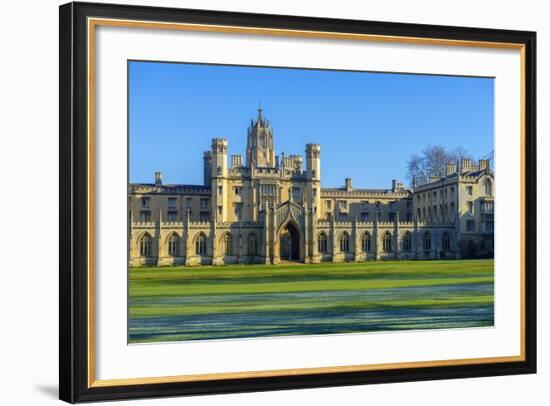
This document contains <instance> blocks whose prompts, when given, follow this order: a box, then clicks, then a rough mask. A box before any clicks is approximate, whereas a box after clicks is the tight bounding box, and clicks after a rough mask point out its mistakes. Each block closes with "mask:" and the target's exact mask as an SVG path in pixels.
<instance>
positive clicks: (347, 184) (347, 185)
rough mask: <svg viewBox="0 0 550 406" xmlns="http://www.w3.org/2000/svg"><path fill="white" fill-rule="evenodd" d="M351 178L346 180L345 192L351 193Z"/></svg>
mask: <svg viewBox="0 0 550 406" xmlns="http://www.w3.org/2000/svg"><path fill="white" fill-rule="evenodd" d="M351 189H352V186H351V178H346V192H351Z"/></svg>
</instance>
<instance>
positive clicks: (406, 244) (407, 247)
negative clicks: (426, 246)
mask: <svg viewBox="0 0 550 406" xmlns="http://www.w3.org/2000/svg"><path fill="white" fill-rule="evenodd" d="M411 248H412V237H411V233H410V232H409V231H407V232H406V233H405V235H404V236H403V251H405V252H411Z"/></svg>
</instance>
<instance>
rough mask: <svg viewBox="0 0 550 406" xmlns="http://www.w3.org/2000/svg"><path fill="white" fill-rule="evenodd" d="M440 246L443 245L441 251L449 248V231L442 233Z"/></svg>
mask: <svg viewBox="0 0 550 406" xmlns="http://www.w3.org/2000/svg"><path fill="white" fill-rule="evenodd" d="M441 246H442V247H443V251H450V250H451V238H450V237H449V233H447V232H444V233H443V236H442V237H441Z"/></svg>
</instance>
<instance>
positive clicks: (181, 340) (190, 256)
mask: <svg viewBox="0 0 550 406" xmlns="http://www.w3.org/2000/svg"><path fill="white" fill-rule="evenodd" d="M535 40H536V35H535V33H534V32H525V31H509V30H495V29H482V28H461V27H445V26H428V25H415V24H401V23H386V22H372V21H355V20H335V19H320V18H309V17H291V16H280V15H259V14H246V13H232V12H218V11H204V10H184V9H168V8H155V7H141V6H121V5H106V4H93V3H69V4H66V5H63V6H61V7H60V182H61V187H60V235H61V244H60V247H61V250H60V398H61V399H62V400H65V401H67V402H72V403H73V402H80V401H94V400H109V399H122V398H139V397H156V396H175V395H193V394H209V393H231V392H243V391H262V390H274V389H295V388H311V387H324V386H335V385H355V384H369V383H381V382H402V381H413V380H427V379H448V378H463V377H479V376H490V375H506V374H523V373H534V372H536V324H535V323H536V322H535V320H536V164H535V158H536V157H535V145H536V143H535V122H536V120H535V111H536V109H535V48H536V47H535ZM497 196H498V198H497Z"/></svg>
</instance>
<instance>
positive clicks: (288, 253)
mask: <svg viewBox="0 0 550 406" xmlns="http://www.w3.org/2000/svg"><path fill="white" fill-rule="evenodd" d="M279 250H280V252H279V256H280V258H281V259H282V260H284V261H299V260H300V234H299V233H298V229H297V228H296V226H295V225H294V223H292V222H288V223H287V224H286V225H285V226H284V227H283V228H282V229H281V232H280V234H279Z"/></svg>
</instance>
